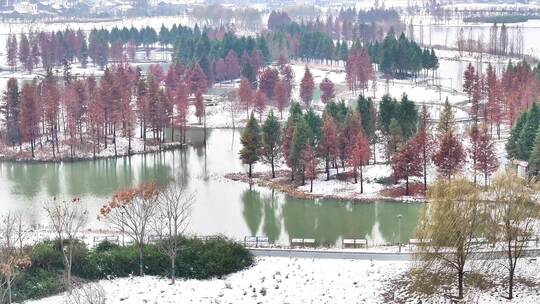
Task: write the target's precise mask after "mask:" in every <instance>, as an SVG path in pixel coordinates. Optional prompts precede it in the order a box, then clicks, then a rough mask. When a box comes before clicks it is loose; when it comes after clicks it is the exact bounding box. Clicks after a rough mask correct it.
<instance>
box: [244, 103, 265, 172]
mask: <svg viewBox="0 0 540 304" xmlns="http://www.w3.org/2000/svg"><path fill="white" fill-rule="evenodd" d="M240 142H241V143H242V149H241V150H240V159H241V160H242V163H243V164H246V165H248V166H249V172H248V176H249V178H251V173H252V166H253V164H255V163H256V162H257V161H258V160H259V156H260V152H261V151H260V150H261V146H262V144H261V131H260V127H259V123H258V122H257V119H255V115H253V113H251V116H250V118H249V120H248V123H247V125H246V128H245V129H244V132H243V133H242V137H241V138H240Z"/></svg>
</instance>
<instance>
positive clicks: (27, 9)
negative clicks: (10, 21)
mask: <svg viewBox="0 0 540 304" xmlns="http://www.w3.org/2000/svg"><path fill="white" fill-rule="evenodd" d="M13 10H14V11H16V12H17V13H20V14H30V15H35V14H37V13H38V8H37V4H35V3H30V2H26V1H25V2H19V3H16V4H15V6H14V8H13Z"/></svg>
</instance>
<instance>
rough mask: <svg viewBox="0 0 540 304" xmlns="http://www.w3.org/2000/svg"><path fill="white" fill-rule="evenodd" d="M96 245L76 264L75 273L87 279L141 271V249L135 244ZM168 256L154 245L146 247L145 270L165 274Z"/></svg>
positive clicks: (126, 274)
mask: <svg viewBox="0 0 540 304" xmlns="http://www.w3.org/2000/svg"><path fill="white" fill-rule="evenodd" d="M105 247H106V246H101V247H96V248H95V249H94V250H92V251H90V253H89V254H88V255H87V256H86V258H85V259H84V260H83V261H81V263H80V264H79V265H74V266H75V267H74V268H73V273H74V274H75V275H77V276H80V277H82V278H85V279H101V278H105V277H108V276H113V277H126V276H129V275H131V274H138V273H139V251H138V249H137V247H135V246H125V247H121V246H116V245H114V246H110V247H109V249H108V250H106V248H105ZM167 265H168V262H167V257H166V256H165V255H164V254H162V253H161V252H159V251H158V250H157V248H156V247H155V246H153V245H147V246H145V248H144V271H145V274H149V275H163V274H165V273H166V270H167Z"/></svg>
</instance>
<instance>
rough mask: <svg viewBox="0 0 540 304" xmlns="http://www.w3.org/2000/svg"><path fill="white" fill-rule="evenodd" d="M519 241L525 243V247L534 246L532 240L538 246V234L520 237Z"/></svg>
mask: <svg viewBox="0 0 540 304" xmlns="http://www.w3.org/2000/svg"><path fill="white" fill-rule="evenodd" d="M518 242H523V243H525V244H524V246H525V247H531V246H533V245H531V244H530V243H531V242H532V243H533V244H534V246H538V242H539V239H538V236H536V235H529V236H527V237H518Z"/></svg>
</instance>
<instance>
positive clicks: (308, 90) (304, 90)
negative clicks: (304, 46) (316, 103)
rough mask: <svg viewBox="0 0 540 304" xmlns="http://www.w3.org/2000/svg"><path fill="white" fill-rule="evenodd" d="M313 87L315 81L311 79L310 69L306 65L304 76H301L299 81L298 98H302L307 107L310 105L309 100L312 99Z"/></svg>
mask: <svg viewBox="0 0 540 304" xmlns="http://www.w3.org/2000/svg"><path fill="white" fill-rule="evenodd" d="M314 87H315V82H314V80H313V75H312V74H311V71H310V70H309V68H308V66H307V65H306V69H305V71H304V77H302V81H301V82H300V99H302V101H303V102H304V104H305V105H306V107H309V106H310V105H311V101H312V100H313V89H314Z"/></svg>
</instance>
